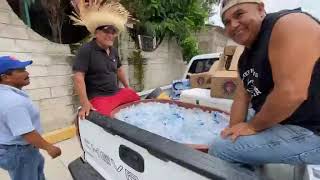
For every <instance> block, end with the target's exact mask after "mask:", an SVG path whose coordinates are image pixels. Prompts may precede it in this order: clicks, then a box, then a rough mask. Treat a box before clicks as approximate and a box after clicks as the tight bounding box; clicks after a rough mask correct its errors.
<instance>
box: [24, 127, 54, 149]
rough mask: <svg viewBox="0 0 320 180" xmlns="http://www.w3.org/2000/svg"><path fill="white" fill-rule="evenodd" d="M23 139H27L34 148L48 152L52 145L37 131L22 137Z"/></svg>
mask: <svg viewBox="0 0 320 180" xmlns="http://www.w3.org/2000/svg"><path fill="white" fill-rule="evenodd" d="M22 137H23V139H25V140H26V141H27V142H28V143H30V144H32V145H33V146H35V147H37V148H40V149H44V150H47V147H49V146H50V145H51V144H50V143H48V142H47V141H46V140H44V139H43V138H42V137H41V135H40V134H39V133H38V132H37V131H32V132H29V133H26V134H24V135H22Z"/></svg>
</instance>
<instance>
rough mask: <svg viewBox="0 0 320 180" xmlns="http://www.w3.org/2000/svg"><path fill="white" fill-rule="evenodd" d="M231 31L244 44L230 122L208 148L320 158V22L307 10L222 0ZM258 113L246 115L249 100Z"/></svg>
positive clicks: (252, 160)
mask: <svg viewBox="0 0 320 180" xmlns="http://www.w3.org/2000/svg"><path fill="white" fill-rule="evenodd" d="M221 16H222V20H223V23H224V24H225V30H226V34H227V35H228V36H229V37H230V38H231V39H233V40H234V41H235V42H236V43H238V44H241V45H244V46H245V47H246V48H245V51H244V53H243V54H242V56H241V58H240V60H239V64H238V68H239V78H240V79H241V80H242V82H243V83H242V84H241V85H240V86H239V88H238V89H237V93H236V96H235V99H234V103H233V105H232V108H231V119H230V125H229V127H228V128H226V129H224V130H223V131H222V133H221V137H220V138H217V139H216V140H214V142H213V144H212V146H211V148H209V153H210V154H212V155H214V156H217V157H219V158H221V159H224V160H226V161H229V162H235V163H243V164H251V165H261V164H266V163H286V164H320V136H319V132H320V25H319V21H317V20H316V19H315V18H313V17H311V16H310V15H308V14H306V13H303V12H301V10H299V9H296V10H286V11H280V12H277V13H272V14H266V13H265V9H264V4H263V3H262V0H224V1H223V2H222V9H221ZM250 103H251V105H252V108H253V109H254V110H255V112H256V114H255V115H254V116H253V118H252V119H248V120H246V117H247V112H248V108H249V104H250Z"/></svg>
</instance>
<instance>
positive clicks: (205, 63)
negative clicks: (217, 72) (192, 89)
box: [188, 58, 219, 74]
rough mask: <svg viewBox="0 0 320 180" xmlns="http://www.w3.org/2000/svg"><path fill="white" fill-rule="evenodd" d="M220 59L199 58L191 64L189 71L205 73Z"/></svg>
mask: <svg viewBox="0 0 320 180" xmlns="http://www.w3.org/2000/svg"><path fill="white" fill-rule="evenodd" d="M217 60H219V58H210V59H198V60H195V61H193V63H192V64H191V66H190V69H189V71H188V73H191V74H195V73H203V72H208V71H209V70H210V68H211V66H212V65H213V63H214V62H215V61H217Z"/></svg>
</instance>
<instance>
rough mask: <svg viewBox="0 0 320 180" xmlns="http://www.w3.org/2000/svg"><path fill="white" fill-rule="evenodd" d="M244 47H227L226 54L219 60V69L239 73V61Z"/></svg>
mask: <svg viewBox="0 0 320 180" xmlns="http://www.w3.org/2000/svg"><path fill="white" fill-rule="evenodd" d="M243 50H244V46H226V47H225V49H224V54H223V55H221V57H220V59H219V67H220V68H219V69H221V70H227V71H237V69H238V61H239V59H240V56H241V54H242V53H243Z"/></svg>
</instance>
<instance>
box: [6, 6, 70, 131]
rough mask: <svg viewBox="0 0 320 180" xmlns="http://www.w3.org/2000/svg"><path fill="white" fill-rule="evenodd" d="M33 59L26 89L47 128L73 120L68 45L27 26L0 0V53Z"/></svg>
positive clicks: (57, 127) (46, 129)
mask: <svg viewBox="0 0 320 180" xmlns="http://www.w3.org/2000/svg"><path fill="white" fill-rule="evenodd" d="M3 55H10V56H15V57H17V58H18V59H22V60H33V64H32V65H31V66H29V67H28V68H27V70H28V72H29V73H30V79H31V83H30V85H28V86H27V87H26V88H25V90H26V91H27V92H28V93H29V95H30V96H31V98H32V100H33V102H34V103H35V104H36V105H37V106H38V107H39V109H40V113H41V123H42V126H43V128H44V131H45V132H49V131H52V130H55V129H59V128H63V127H66V126H68V125H70V124H71V122H72V120H73V118H74V113H75V110H74V109H75V105H74V104H76V100H75V98H74V96H73V94H74V93H73V85H72V78H71V77H72V69H71V64H72V58H73V57H72V55H71V53H70V48H69V46H68V45H62V44H56V43H52V42H50V41H49V40H47V39H45V38H43V37H42V36H41V35H39V34H37V33H35V32H34V31H33V30H32V29H30V28H29V27H27V26H26V25H25V24H24V23H23V22H22V21H21V20H20V19H19V17H18V16H17V15H16V14H15V13H14V12H13V11H12V9H11V7H10V6H9V5H8V3H7V1H6V0H0V56H3Z"/></svg>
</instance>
